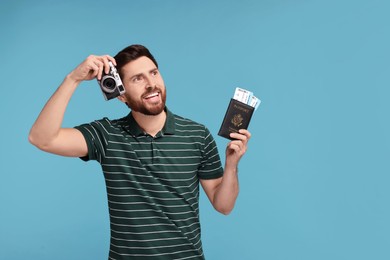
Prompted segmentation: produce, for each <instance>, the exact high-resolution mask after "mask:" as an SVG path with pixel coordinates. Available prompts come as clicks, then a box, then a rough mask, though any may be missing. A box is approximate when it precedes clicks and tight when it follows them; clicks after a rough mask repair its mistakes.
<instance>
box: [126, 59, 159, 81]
mask: <svg viewBox="0 0 390 260" xmlns="http://www.w3.org/2000/svg"><path fill="white" fill-rule="evenodd" d="M156 68H157V67H156V64H154V62H153V61H152V60H151V59H149V58H148V57H146V56H142V57H139V58H138V59H136V60H133V61H130V62H129V63H127V64H126V65H125V66H123V68H122V72H123V74H124V75H125V76H126V77H132V76H134V75H138V74H142V73H148V72H149V71H151V70H153V69H156Z"/></svg>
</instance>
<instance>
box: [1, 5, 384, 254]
mask: <svg viewBox="0 0 390 260" xmlns="http://www.w3.org/2000/svg"><path fill="white" fill-rule="evenodd" d="M389 13H390V2H389V1H386V0H370V1H362V0H327V1H325V0H323V1H319V0H312V1H309V0H298V1H287V0H284V1H283V0H274V1H271V0H258V1H255V0H240V1H180V0H174V1H172V0H170V1H157V0H154V1H91V2H88V1H84V2H82V1H73V0H68V1H61V2H60V1H58V2H56V1H27V0H26V1H4V0H3V1H1V4H0V22H1V23H0V24H1V29H0V35H1V48H0V57H1V62H0V73H1V90H2V98H1V102H0V111H1V118H2V123H1V128H0V138H1V144H2V147H1V150H0V153H1V157H0V158H1V163H0V172H1V173H0V176H1V180H0V205H1V210H0V259H7V260H12V259H59V260H60V259H83V260H84V259H107V254H108V248H109V222H108V210H107V203H106V194H105V187H104V180H103V176H102V174H101V173H100V167H99V165H98V164H97V163H95V162H91V163H84V162H82V161H81V160H78V159H73V158H64V157H58V156H55V155H50V154H46V153H43V152H41V151H39V150H38V149H36V148H35V147H33V146H32V145H30V144H29V143H28V141H27V135H28V132H29V129H30V127H31V125H32V124H33V122H34V121H35V119H36V117H37V115H38V114H39V112H40V110H41V109H42V107H43V105H44V103H45V102H46V100H47V99H48V98H49V97H50V96H51V94H52V93H53V92H54V91H55V89H56V88H57V86H58V85H59V84H60V83H61V81H62V80H63V78H64V77H65V75H66V74H67V73H69V72H70V71H71V70H72V69H73V68H74V67H75V66H77V65H78V64H79V63H80V62H81V61H82V60H84V59H85V58H86V57H87V56H88V55H89V54H111V55H115V54H116V53H117V52H118V51H119V50H121V49H122V48H124V47H126V46H127V45H130V44H133V43H141V44H144V45H146V46H147V47H148V48H149V49H150V50H151V51H152V53H153V54H154V55H155V57H156V59H157V60H158V62H159V64H160V69H161V71H162V73H163V76H164V79H165V83H166V85H167V91H168V100H167V104H168V107H169V108H170V109H171V110H173V111H174V112H176V113H178V114H180V115H182V116H185V117H189V118H191V119H194V120H196V121H199V122H201V123H204V124H206V125H207V126H208V127H209V129H210V130H211V132H212V133H213V134H214V136H215V138H216V141H217V144H218V146H219V150H220V152H221V155H222V157H223V155H224V149H225V146H226V144H227V141H226V140H224V139H222V138H220V137H219V136H217V131H218V129H219V126H220V123H221V120H222V118H223V116H224V113H225V110H226V107H227V104H228V102H229V99H230V97H231V96H232V95H233V92H234V89H235V87H237V86H240V87H243V88H246V89H250V90H252V91H253V92H254V93H255V95H256V96H258V97H259V98H261V99H262V104H261V106H260V108H259V109H258V110H257V111H256V113H255V114H254V116H253V120H252V122H251V125H250V127H249V130H250V131H251V132H252V134H253V138H252V139H251V142H250V147H249V150H248V153H247V154H246V155H245V157H244V158H243V159H242V161H241V164H240V185H241V192H240V196H239V199H238V201H237V205H236V208H235V211H234V212H233V213H232V214H231V215H230V216H228V217H225V216H222V215H220V214H218V213H216V212H215V211H214V210H213V209H212V207H211V206H210V204H209V203H208V201H207V199H206V198H205V196H203V195H202V197H201V221H202V228H203V243H204V250H205V254H206V257H207V258H208V259H266V260H313V259H314V260H322V259H323V260H329V259H332V260H334V259H340V260H341V259H342V260H344V259H354V260H360V259H375V260H381V259H390V223H389V221H390V208H389V199H390V189H389V184H390V177H389V174H390V165H389V162H390V160H389V155H390V134H389V133H390V123H389V111H390V102H389V94H390V90H389V83H390V80H389V71H390V63H389V58H390V51H389V46H390V35H389V32H390V31H389V26H390V15H389ZM127 112H128V110H127V108H126V107H125V106H124V105H122V104H121V103H120V102H118V101H110V102H105V101H104V100H103V97H102V94H101V92H100V90H99V88H98V85H97V83H96V82H95V81H91V82H85V83H83V84H82V85H81V86H80V87H79V89H78V90H77V91H76V93H75V95H74V96H73V98H72V100H71V103H70V105H69V107H68V110H67V112H66V116H65V119H64V126H68V127H71V126H74V125H78V124H81V123H84V122H89V121H91V120H94V119H98V118H101V117H103V116H109V117H110V118H117V117H120V116H123V115H124V114H127Z"/></svg>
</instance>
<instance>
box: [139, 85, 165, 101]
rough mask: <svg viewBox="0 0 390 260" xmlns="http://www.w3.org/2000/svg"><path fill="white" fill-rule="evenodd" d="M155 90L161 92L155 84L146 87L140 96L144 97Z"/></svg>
mask: <svg viewBox="0 0 390 260" xmlns="http://www.w3.org/2000/svg"><path fill="white" fill-rule="evenodd" d="M155 92H158V93H161V89H160V88H159V87H157V86H153V87H152V86H151V87H148V88H147V89H146V91H145V92H144V93H143V94H142V96H141V97H142V98H144V97H146V96H148V95H150V94H152V93H155Z"/></svg>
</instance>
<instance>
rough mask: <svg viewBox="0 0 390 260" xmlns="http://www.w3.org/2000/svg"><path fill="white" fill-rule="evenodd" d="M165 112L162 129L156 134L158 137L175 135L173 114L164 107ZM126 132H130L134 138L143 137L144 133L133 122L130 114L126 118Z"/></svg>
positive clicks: (135, 122)
mask: <svg viewBox="0 0 390 260" xmlns="http://www.w3.org/2000/svg"><path fill="white" fill-rule="evenodd" d="M164 110H165V112H166V113H167V118H166V120H165V124H164V127H163V128H162V129H161V131H160V133H159V134H157V136H158V135H160V134H162V135H165V134H167V135H173V134H175V117H174V115H173V113H172V112H171V111H170V110H169V109H168V108H167V107H165V109H164ZM127 130H128V131H129V132H130V134H132V135H134V136H142V135H145V133H144V131H143V130H142V129H141V127H140V126H139V125H138V123H137V121H135V119H134V117H133V114H132V113H131V112H130V113H129V115H128V116H127Z"/></svg>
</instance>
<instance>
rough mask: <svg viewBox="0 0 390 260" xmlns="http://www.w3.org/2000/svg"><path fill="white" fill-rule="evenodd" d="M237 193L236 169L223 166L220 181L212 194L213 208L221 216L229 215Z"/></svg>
mask: <svg viewBox="0 0 390 260" xmlns="http://www.w3.org/2000/svg"><path fill="white" fill-rule="evenodd" d="M238 193H239V183H238V169H237V167H229V166H225V171H224V175H223V177H222V181H221V183H220V184H219V185H218V186H217V188H216V190H215V193H214V200H213V205H214V208H215V209H216V210H217V211H219V212H221V213H222V214H225V215H227V214H229V213H230V212H231V211H232V210H233V208H234V205H235V203H236V199H237V197H238Z"/></svg>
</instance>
